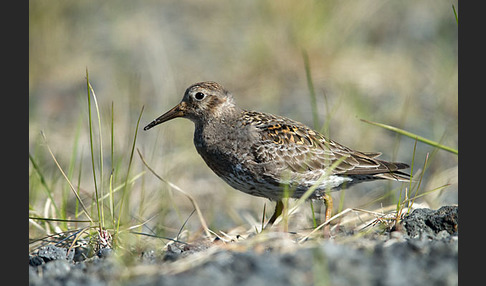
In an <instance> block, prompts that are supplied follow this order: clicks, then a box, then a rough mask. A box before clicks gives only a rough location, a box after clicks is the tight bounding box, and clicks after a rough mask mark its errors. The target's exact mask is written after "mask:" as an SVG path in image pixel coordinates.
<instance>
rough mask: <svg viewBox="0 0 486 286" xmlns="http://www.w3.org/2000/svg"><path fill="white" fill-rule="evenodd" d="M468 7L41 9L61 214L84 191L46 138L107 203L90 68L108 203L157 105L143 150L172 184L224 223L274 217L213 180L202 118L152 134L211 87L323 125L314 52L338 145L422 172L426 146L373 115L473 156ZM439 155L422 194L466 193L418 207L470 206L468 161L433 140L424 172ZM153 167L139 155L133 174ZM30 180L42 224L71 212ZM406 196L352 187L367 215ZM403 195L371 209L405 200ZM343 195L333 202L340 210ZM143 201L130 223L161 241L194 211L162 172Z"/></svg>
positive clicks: (133, 198)
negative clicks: (463, 67) (463, 112)
mask: <svg viewBox="0 0 486 286" xmlns="http://www.w3.org/2000/svg"><path fill="white" fill-rule="evenodd" d="M452 5H454V6H455V7H456V10H458V5H457V1H452V2H450V1H420V0H413V1H375V0H373V1H288V0H287V1H256V0H253V1H215V0H209V1H189V0H183V1H179V0H177V1H129V0H126V1H53V0H51V1H30V2H29V20H30V21H29V151H30V153H31V155H32V156H33V158H35V160H36V161H37V163H38V164H39V168H40V169H41V170H42V172H43V175H44V176H45V179H46V181H47V185H48V186H49V187H50V188H51V190H52V191H53V192H54V198H55V200H59V202H58V205H63V204H62V201H64V202H65V204H64V205H65V207H64V208H66V210H65V213H66V215H67V217H72V216H73V215H72V213H73V209H74V201H75V200H74V196H73V195H72V193H71V191H70V190H69V188H68V187H67V184H66V182H65V180H64V179H63V178H62V176H61V174H60V172H59V170H58V169H57V167H56V166H55V164H54V162H53V160H52V158H51V157H50V155H49V154H48V152H47V149H46V146H45V143H44V141H43V140H42V137H41V135H40V132H41V131H43V132H44V134H45V135H46V137H47V143H48V144H49V147H50V148H51V149H52V150H53V152H54V154H55V156H56V158H57V160H58V161H59V163H60V164H61V166H62V167H63V168H64V170H65V171H66V172H67V173H68V175H69V176H70V178H71V179H72V181H73V184H74V185H76V186H78V185H79V186H80V189H81V197H82V198H83V200H85V203H87V204H88V205H89V204H90V203H91V202H92V196H93V177H92V171H91V161H90V151H89V133H88V132H89V131H88V119H87V118H88V105H87V97H86V79H85V73H86V68H87V69H88V70H89V78H90V82H91V84H92V86H93V88H94V90H95V93H96V96H97V99H98V104H99V107H100V112H101V116H102V118H101V120H102V126H101V129H102V130H101V133H102V135H103V149H104V151H103V152H104V153H103V154H104V162H105V163H104V179H103V180H104V183H103V184H104V186H103V189H104V192H105V193H106V192H107V189H108V187H107V186H108V181H109V175H110V170H111V168H112V167H113V168H114V170H115V171H114V174H115V177H114V185H115V186H116V185H120V184H121V183H123V182H124V178H125V175H126V172H127V165H128V160H129V156H130V148H131V144H132V141H133V134H134V131H135V126H136V121H137V118H138V115H139V113H140V110H141V108H142V106H144V108H145V109H144V112H143V115H142V119H141V123H140V125H141V126H140V127H139V133H138V137H137V143H136V147H137V148H139V149H140V151H141V152H142V153H143V155H144V156H145V158H146V160H147V161H148V163H149V164H150V165H151V166H152V168H154V169H155V170H156V171H157V172H158V173H159V174H160V175H161V176H162V177H164V178H165V179H167V180H169V181H171V182H172V183H174V184H176V185H178V186H179V187H181V188H182V189H184V190H185V191H187V192H189V193H191V194H192V195H193V196H194V197H195V198H196V200H197V201H198V203H199V205H200V206H201V209H202V212H203V215H204V217H205V218H206V220H208V222H209V224H210V227H213V228H216V229H218V228H219V229H228V228H231V227H234V226H237V225H242V224H243V225H244V224H246V223H248V222H249V221H250V220H251V219H252V218H253V219H255V220H257V221H258V220H260V217H261V213H262V210H263V205H264V203H266V204H267V212H270V211H271V209H272V208H273V203H268V201H267V200H264V199H261V198H255V197H251V196H249V195H246V194H244V193H241V192H239V191H236V190H234V189H232V188H231V187H229V186H227V185H226V184H225V183H224V182H223V181H222V180H220V179H219V178H218V177H217V176H216V175H215V174H213V173H212V171H211V170H210V169H209V168H208V167H207V166H206V165H205V163H204V162H203V160H202V159H201V158H200V157H199V155H198V154H197V152H196V150H195V148H194V146H193V143H192V136H193V131H194V127H193V123H192V122H190V121H189V120H183V119H177V120H173V121H170V122H168V123H166V124H163V125H161V126H157V127H156V128H154V129H151V130H150V131H149V132H145V131H143V130H142V128H143V126H145V125H146V124H147V123H149V122H150V121H151V120H153V119H154V118H156V117H158V116H159V115H161V114H162V113H163V112H165V111H167V110H168V109H169V108H171V107H172V106H174V105H175V104H177V103H178V102H179V101H180V99H181V97H182V95H183V92H184V90H185V88H186V87H187V86H189V85H190V84H192V83H195V82H198V81H205V80H212V81H217V82H219V83H221V84H222V85H223V86H225V87H226V88H227V89H228V90H230V91H231V92H232V93H233V94H234V95H235V98H236V100H237V103H238V104H239V105H240V106H241V107H243V108H245V109H253V110H259V111H264V112H270V113H275V114H280V115H284V116H287V117H290V118H293V119H295V120H297V121H300V122H303V123H306V124H308V125H310V126H313V119H312V111H311V110H312V106H311V100H310V96H309V88H308V86H307V81H306V73H305V69H304V60H303V53H304V52H306V53H307V54H308V57H309V63H310V69H311V73H312V79H313V84H314V87H315V90H316V96H317V107H318V112H319V121H320V122H319V123H320V126H317V127H316V128H317V129H320V130H323V128H326V127H328V128H329V133H330V136H331V137H332V138H333V139H334V140H336V141H338V142H340V143H342V144H344V145H347V146H349V147H351V148H353V149H357V150H362V151H381V152H383V156H382V158H383V159H385V160H396V161H401V162H406V163H409V164H411V162H412V157H413V145H414V140H412V139H410V138H406V137H400V136H397V135H396V134H394V133H392V132H390V131H386V130H384V129H380V128H378V127H375V126H371V125H369V124H366V123H363V122H361V121H360V120H359V119H361V118H363V119H367V120H371V121H377V122H381V123H385V124H390V125H393V126H396V127H399V128H402V129H405V130H408V131H410V132H413V133H416V134H418V135H421V136H424V137H426V138H429V139H432V140H436V141H440V142H441V143H442V144H444V145H448V146H451V147H454V148H457V146H458V135H457V134H458V130H457V129H458V109H457V104H458V28H457V23H456V20H455V17H454V13H453V10H452ZM112 103H113V105H114V142H115V144H114V148H115V150H114V151H115V156H114V160H113V162H111V157H110V120H111V119H110V118H111V104H112ZM95 122H96V121H95ZM427 153H431V154H433V156H432V157H431V158H430V162H429V163H430V165H429V166H428V169H427V171H426V173H425V176H424V180H423V182H422V186H421V189H420V192H426V191H430V190H432V189H434V188H436V187H439V186H442V185H444V184H451V185H450V186H448V187H447V188H445V189H443V190H442V191H440V192H434V193H433V194H431V195H428V196H425V197H424V198H421V199H420V200H418V201H417V202H421V203H426V204H427V205H428V206H430V207H432V208H437V207H439V206H441V205H443V204H451V203H457V180H458V179H457V163H458V157H457V156H456V155H454V154H451V153H448V152H445V151H442V150H440V151H438V152H434V148H433V147H431V146H428V145H425V144H423V143H420V142H419V143H417V150H416V153H415V161H414V162H415V167H414V170H415V171H417V170H418V169H420V168H422V167H423V163H424V160H425V156H426V154H427ZM144 170H146V168H145V167H144V166H143V164H142V163H141V160H140V158H139V157H138V155H137V154H136V153H135V155H134V158H133V164H132V167H131V170H130V178H132V177H134V176H136V175H137V174H140V173H141V172H143V171H144ZM80 171H81V173H80ZM29 172H30V189H29V195H30V199H29V204H30V209H31V214H32V215H34V214H35V215H39V216H52V217H55V216H56V215H55V214H53V213H52V210H50V208H49V205H48V203H47V196H46V193H45V191H44V190H43V187H42V185H41V184H40V179H39V176H38V174H37V173H36V172H35V170H34V169H33V167H32V164H30V169H29ZM78 177H79V178H80V180H78ZM398 187H400V184H395V183H384V182H376V183H365V184H359V185H357V186H355V187H352V188H351V189H349V190H347V191H346V193H345V201H344V207H360V206H363V205H366V203H367V202H369V201H373V200H374V199H376V198H379V197H381V196H383V195H384V194H385V193H387V192H388V191H389V190H391V189H393V188H398ZM398 193H399V192H398V191H397V192H396V194H393V195H392V196H391V197H388V198H385V199H383V200H380V201H378V202H376V203H374V204H373V205H367V206H366V208H367V209H371V210H373V209H375V208H378V207H380V206H384V205H389V204H392V203H395V202H396V198H397V196H398ZM118 195H119V194H118ZM340 195H341V194H340V193H339V192H337V193H333V197H334V198H335V205H336V206H337V204H338V203H337V202H338V200H339V198H340ZM128 196H129V200H128V201H127V202H128V203H127V204H126V208H127V213H126V216H127V221H128V224H132V225H133V224H136V223H140V222H143V221H146V220H147V219H149V218H152V219H151V221H150V222H149V223H147V227H150V229H151V230H154V231H155V232H157V233H159V232H164V233H169V234H175V233H177V231H178V228H179V227H180V226H181V225H182V223H183V222H184V220H185V219H186V218H187V217H188V216H189V214H190V212H191V211H192V205H191V204H190V203H189V201H188V200H187V199H186V198H185V197H184V196H182V195H180V194H179V193H177V192H174V191H173V190H172V189H170V188H169V187H168V186H167V185H165V184H163V183H162V182H160V181H159V180H157V179H156V178H155V177H154V176H153V175H152V174H151V173H149V172H147V173H144V174H143V175H141V176H140V177H139V178H138V179H136V180H135V181H134V182H133V183H132V184H131V185H130V186H129V195H128ZM303 208H304V209H307V208H308V207H303ZM303 212H307V210H303ZM303 224H304V225H303V226H301V227H309V226H311V221H310V220H307V221H304V222H303ZM199 226H200V224H199V221H198V220H197V218H195V217H193V218H191V219H189V221H188V225H187V228H189V229H197V228H198V227H199ZM35 231H36V230H34V229H33V228H32V227H31V233H32V235H34V233H35Z"/></svg>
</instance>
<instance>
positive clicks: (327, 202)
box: [322, 193, 333, 237]
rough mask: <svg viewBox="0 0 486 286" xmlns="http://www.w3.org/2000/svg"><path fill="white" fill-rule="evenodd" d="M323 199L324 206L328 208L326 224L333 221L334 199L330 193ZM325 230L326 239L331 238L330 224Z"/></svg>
mask: <svg viewBox="0 0 486 286" xmlns="http://www.w3.org/2000/svg"><path fill="white" fill-rule="evenodd" d="M322 198H323V199H324V205H325V206H326V215H325V222H328V221H329V220H330V219H331V215H332V207H333V204H332V197H331V196H330V195H329V194H328V193H326V194H324V196H323V197H322ZM323 230H324V237H329V236H330V225H329V223H328V224H327V225H326V226H324V229H323Z"/></svg>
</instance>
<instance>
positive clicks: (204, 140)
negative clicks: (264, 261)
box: [144, 82, 410, 226]
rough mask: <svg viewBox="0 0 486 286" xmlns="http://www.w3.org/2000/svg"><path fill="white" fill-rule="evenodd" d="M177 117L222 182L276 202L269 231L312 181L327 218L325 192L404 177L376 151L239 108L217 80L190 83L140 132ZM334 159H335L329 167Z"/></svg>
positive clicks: (329, 203)
mask: <svg viewBox="0 0 486 286" xmlns="http://www.w3.org/2000/svg"><path fill="white" fill-rule="evenodd" d="M176 117H184V118H188V119H190V120H191V121H193V122H194V124H195V131H194V145H195V146H196V150H197V152H198V153H199V154H200V155H201V157H202V158H203V159H204V161H205V162H206V164H207V165H208V166H209V168H211V170H213V171H214V173H216V174H217V175H218V176H219V177H220V178H221V179H223V180H224V181H225V182H226V183H228V184H229V185H230V186H232V187H233V188H235V189H237V190H240V191H242V192H245V193H247V194H250V195H253V196H259V197H264V198H268V199H270V200H272V201H276V202H277V203H276V206H275V211H274V213H273V215H272V217H271V218H270V220H269V221H268V223H267V226H271V225H272V224H273V223H274V222H275V220H276V219H277V217H279V216H280V215H281V213H282V209H283V202H282V199H283V197H284V195H285V193H287V195H288V196H289V197H292V198H300V197H301V196H302V195H303V194H304V193H305V192H306V191H307V190H308V189H309V188H311V187H312V186H314V185H316V184H318V185H317V186H316V188H315V191H314V192H313V193H312V194H311V196H310V197H309V198H310V199H321V200H324V202H325V205H326V213H325V219H326V221H327V220H329V218H330V217H331V212H332V198H331V196H330V195H329V194H328V192H329V191H331V190H339V189H342V188H345V187H349V186H351V185H353V184H356V183H361V182H365V181H373V180H379V179H387V180H395V181H409V180H410V175H408V174H406V173H404V172H401V171H399V170H401V169H405V168H408V167H409V166H408V165H407V164H405V163H398V162H387V161H383V160H379V159H377V157H378V156H379V155H381V153H379V152H360V151H356V150H352V149H350V148H348V147H346V146H343V145H341V144H339V143H337V142H336V141H333V140H331V139H329V138H326V137H325V136H324V135H322V134H320V133H319V132H317V131H315V130H313V129H311V128H309V127H308V126H306V125H304V124H302V123H300V122H297V121H295V120H292V119H289V118H286V117H283V116H278V115H273V114H269V113H263V112H258V111H247V110H243V109H241V108H239V107H238V106H237V105H236V104H235V100H234V98H233V96H232V94H231V93H230V92H228V91H227V90H226V89H224V88H223V87H222V86H221V85H220V84H218V83H216V82H199V83H196V84H193V85H191V86H190V87H189V88H187V89H186V92H185V93H184V97H183V98H182V101H181V102H180V103H179V104H177V105H176V106H175V107H173V108H172V109H171V110H169V111H167V112H166V113H164V114H163V115H161V116H160V117H158V118H157V119H155V120H153V121H152V122H151V123H150V124H148V125H147V126H145V128H144V130H148V129H150V128H152V127H154V126H155V125H158V124H160V123H163V122H166V121H168V120H171V119H173V118H176ZM337 160H340V161H341V162H340V163H339V164H337V166H336V167H335V168H331V165H333V163H334V162H337ZM285 188H286V189H287V191H286V192H284V189H285Z"/></svg>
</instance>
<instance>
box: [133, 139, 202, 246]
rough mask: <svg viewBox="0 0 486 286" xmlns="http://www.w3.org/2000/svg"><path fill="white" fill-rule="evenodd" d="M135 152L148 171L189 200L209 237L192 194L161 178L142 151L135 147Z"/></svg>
mask: <svg viewBox="0 0 486 286" xmlns="http://www.w3.org/2000/svg"><path fill="white" fill-rule="evenodd" d="M137 152H138V156H140V159H142V163H143V164H144V165H145V167H147V169H149V171H150V172H152V174H154V176H155V177H157V179H159V180H161V181H162V182H164V183H166V184H168V185H169V186H170V187H172V188H174V189H175V190H176V191H178V192H180V193H181V194H183V195H185V196H186V197H187V198H188V199H189V201H190V202H191V204H192V206H193V207H194V208H195V209H196V212H197V216H198V217H199V221H200V222H201V225H202V227H203V228H204V232H206V235H207V237H208V238H211V237H212V236H211V232H210V231H209V228H208V225H207V223H206V220H205V219H204V217H203V215H202V212H201V209H200V208H199V206H198V204H197V203H196V200H195V199H194V197H193V196H191V194H189V193H186V192H185V191H184V190H182V189H181V188H179V187H178V186H176V185H174V184H173V183H171V182H169V181H167V180H165V179H164V178H162V177H161V176H159V175H158V174H157V173H156V172H155V171H154V170H153V169H152V168H151V167H150V166H149V165H148V164H147V162H146V161H145V159H144V157H143V156H142V153H140V150H138V148H137Z"/></svg>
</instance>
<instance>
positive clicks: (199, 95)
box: [194, 92, 206, 100]
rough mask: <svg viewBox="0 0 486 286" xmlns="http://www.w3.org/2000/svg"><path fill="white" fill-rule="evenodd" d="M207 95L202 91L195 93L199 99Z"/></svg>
mask: <svg viewBox="0 0 486 286" xmlns="http://www.w3.org/2000/svg"><path fill="white" fill-rule="evenodd" d="M205 96H206V95H205V94H204V93H202V92H198V93H196V94H195V95H194V98H195V99H197V100H202V99H203V98H204V97H205Z"/></svg>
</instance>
